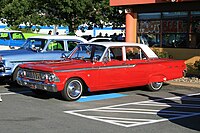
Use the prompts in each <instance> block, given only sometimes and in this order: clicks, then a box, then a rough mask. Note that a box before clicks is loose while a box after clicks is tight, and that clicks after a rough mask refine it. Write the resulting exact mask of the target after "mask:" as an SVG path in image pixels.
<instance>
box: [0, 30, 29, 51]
mask: <svg viewBox="0 0 200 133" xmlns="http://www.w3.org/2000/svg"><path fill="white" fill-rule="evenodd" d="M25 41H26V39H25V37H24V35H23V34H22V32H21V31H16V30H0V50H4V49H5V50H6V49H9V48H14V47H21V46H22V45H23V44H24V42H25Z"/></svg>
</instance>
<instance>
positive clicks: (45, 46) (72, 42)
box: [0, 36, 87, 81]
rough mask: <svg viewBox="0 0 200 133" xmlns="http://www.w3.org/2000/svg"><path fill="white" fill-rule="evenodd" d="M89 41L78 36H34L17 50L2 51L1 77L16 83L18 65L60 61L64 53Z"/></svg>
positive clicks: (0, 57) (0, 61) (0, 55)
mask: <svg viewBox="0 0 200 133" xmlns="http://www.w3.org/2000/svg"><path fill="white" fill-rule="evenodd" d="M85 42H87V40H85V39H84V38H81V37H77V36H34V37H30V38H28V39H27V41H26V42H25V43H24V45H23V46H22V47H21V48H19V49H17V50H2V51H0V77H3V78H5V77H9V78H10V77H11V78H12V80H13V81H15V78H16V74H17V70H18V65H19V64H22V63H27V62H37V61H42V60H60V59H61V56H62V54H63V52H66V53H67V52H70V51H71V50H73V48H74V47H76V45H77V44H79V43H85Z"/></svg>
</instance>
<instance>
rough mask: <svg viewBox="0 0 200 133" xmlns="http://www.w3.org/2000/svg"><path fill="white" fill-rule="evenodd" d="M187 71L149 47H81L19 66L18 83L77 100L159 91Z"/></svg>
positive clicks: (120, 44) (122, 44)
mask: <svg viewBox="0 0 200 133" xmlns="http://www.w3.org/2000/svg"><path fill="white" fill-rule="evenodd" d="M185 72H186V65H185V63H184V61H183V60H172V59H159V58H158V56H157V55H156V54H155V53H154V52H153V51H152V50H151V49H150V48H149V47H148V46H146V45H144V44H136V43H126V42H101V43H100V42H98V43H97V42H95V43H88V44H79V45H78V46H77V47H76V48H75V49H74V50H73V51H72V52H71V53H70V54H69V55H68V57H67V58H66V59H64V60H60V61H46V62H38V63H27V64H22V65H20V69H19V71H18V74H17V82H18V84H20V85H22V86H28V87H30V88H31V89H32V90H33V92H35V93H41V92H44V91H50V92H61V94H62V96H63V98H64V99H66V100H77V99H79V98H80V97H81V95H82V93H83V92H84V91H91V92H93V91H102V90H111V89H118V88H128V87H135V86H144V85H147V86H148V88H149V90H151V91H158V90H160V89H161V87H162V85H163V82H165V81H167V80H172V79H175V78H180V77H183V76H184V73H185Z"/></svg>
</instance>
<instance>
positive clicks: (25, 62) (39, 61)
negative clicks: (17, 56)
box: [10, 60, 43, 63]
mask: <svg viewBox="0 0 200 133" xmlns="http://www.w3.org/2000/svg"><path fill="white" fill-rule="evenodd" d="M40 61H43V60H32V61H31V60H27V61H11V62H10V63H21V62H22V63H23V62H25V63H26V62H27V63H28V62H40Z"/></svg>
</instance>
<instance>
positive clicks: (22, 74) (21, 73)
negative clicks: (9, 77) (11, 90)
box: [17, 69, 26, 77]
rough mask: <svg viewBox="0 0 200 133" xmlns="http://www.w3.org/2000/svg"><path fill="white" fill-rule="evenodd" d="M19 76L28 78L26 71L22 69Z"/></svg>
mask: <svg viewBox="0 0 200 133" xmlns="http://www.w3.org/2000/svg"><path fill="white" fill-rule="evenodd" d="M17 76H18V77H25V76H26V71H25V70H22V69H21V70H19V71H18V73H17Z"/></svg>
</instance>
